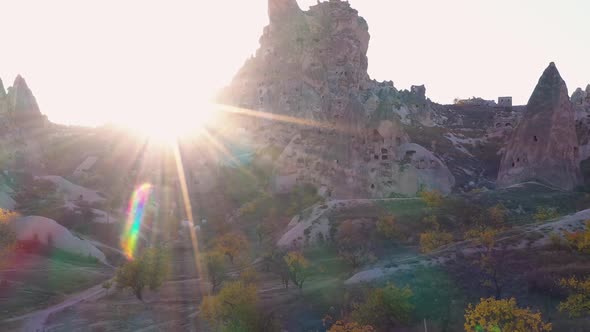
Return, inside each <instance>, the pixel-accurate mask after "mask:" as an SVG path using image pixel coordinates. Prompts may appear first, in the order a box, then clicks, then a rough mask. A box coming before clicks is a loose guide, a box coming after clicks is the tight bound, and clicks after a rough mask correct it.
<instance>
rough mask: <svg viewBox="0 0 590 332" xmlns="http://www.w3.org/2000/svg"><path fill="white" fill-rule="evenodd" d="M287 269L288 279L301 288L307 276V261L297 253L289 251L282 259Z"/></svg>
mask: <svg viewBox="0 0 590 332" xmlns="http://www.w3.org/2000/svg"><path fill="white" fill-rule="evenodd" d="M283 259H284V260H285V263H286V264H287V267H288V269H289V277H290V279H291V281H292V282H293V283H294V284H295V285H296V286H297V287H299V289H302V288H303V283H304V282H305V280H306V279H307V277H308V276H309V272H310V271H309V261H308V260H307V259H306V258H305V256H303V254H302V253H301V252H299V251H291V252H289V253H287V255H285V257H284V258H283Z"/></svg>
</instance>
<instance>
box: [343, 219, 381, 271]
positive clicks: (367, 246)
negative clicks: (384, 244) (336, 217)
mask: <svg viewBox="0 0 590 332" xmlns="http://www.w3.org/2000/svg"><path fill="white" fill-rule="evenodd" d="M363 225H364V224H363V223H362V222H355V221H354V220H346V221H344V222H343V223H342V224H341V225H340V227H338V232H337V233H336V247H337V249H338V256H339V257H340V258H341V259H342V260H344V261H345V262H347V263H348V264H349V265H350V266H351V267H352V268H353V269H356V268H358V267H359V266H361V265H363V264H365V263H367V262H370V261H372V260H374V259H375V256H374V255H373V252H372V251H371V242H370V241H368V240H367V239H368V238H370V234H369V232H368V230H367V229H366V228H365V227H364V226H363Z"/></svg>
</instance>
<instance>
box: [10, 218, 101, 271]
mask: <svg viewBox="0 0 590 332" xmlns="http://www.w3.org/2000/svg"><path fill="white" fill-rule="evenodd" d="M10 227H12V228H13V230H14V231H15V233H16V237H17V239H18V240H20V241H30V240H35V239H36V240H38V241H39V242H41V243H43V244H46V245H47V244H51V245H52V246H54V247H55V248H58V249H62V250H64V251H67V252H70V253H73V254H77V255H80V256H83V257H94V258H96V259H97V260H98V261H100V262H102V263H107V260H106V257H105V255H104V253H103V252H102V251H100V250H98V249H97V248H96V247H95V246H94V245H92V244H91V243H90V242H88V241H86V240H84V239H81V238H78V237H76V236H74V235H72V233H70V231H68V229H67V228H65V227H63V226H61V225H60V224H58V223H57V222H55V220H51V219H48V218H44V217H36V216H29V217H22V218H18V219H15V220H13V221H11V222H10ZM49 242H51V243H49Z"/></svg>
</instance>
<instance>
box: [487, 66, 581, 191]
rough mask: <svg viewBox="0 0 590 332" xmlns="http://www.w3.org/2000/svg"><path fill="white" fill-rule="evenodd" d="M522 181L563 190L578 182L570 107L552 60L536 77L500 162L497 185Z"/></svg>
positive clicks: (570, 104)
mask: <svg viewBox="0 0 590 332" xmlns="http://www.w3.org/2000/svg"><path fill="white" fill-rule="evenodd" d="M526 181H539V182H541V183H545V184H548V185H551V186H553V187H556V188H561V189H564V190H572V189H573V188H574V187H576V186H577V185H579V184H581V183H582V177H581V173H580V167H579V146H578V139H577V136H576V130H575V118H574V111H573V106H572V103H571V101H570V98H569V95H568V91H567V86H566V84H565V82H564V81H563V79H562V78H561V76H560V74H559V71H558V70H557V67H556V66H555V64H554V63H553V62H552V63H551V64H550V65H549V67H547V69H546V70H545V72H544V73H543V75H542V76H541V78H540V79H539V83H538V84H537V86H536V88H535V90H534V92H533V94H532V96H531V98H530V99H529V102H528V104H527V108H526V112H525V115H524V117H523V119H522V121H521V122H520V124H519V125H518V127H517V128H516V130H515V132H514V133H513V136H512V137H511V139H510V141H509V143H508V145H507V147H506V151H505V154H504V156H503V157H502V161H501V164H500V171H499V174H498V181H497V182H498V185H499V186H501V187H507V186H510V185H513V184H517V183H522V182H526Z"/></svg>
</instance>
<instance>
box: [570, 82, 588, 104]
mask: <svg viewBox="0 0 590 332" xmlns="http://www.w3.org/2000/svg"><path fill="white" fill-rule="evenodd" d="M571 99H572V103H573V104H574V106H583V107H589V106H590V84H588V86H587V87H586V90H582V88H577V89H576V91H574V93H572V98H571Z"/></svg>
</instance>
